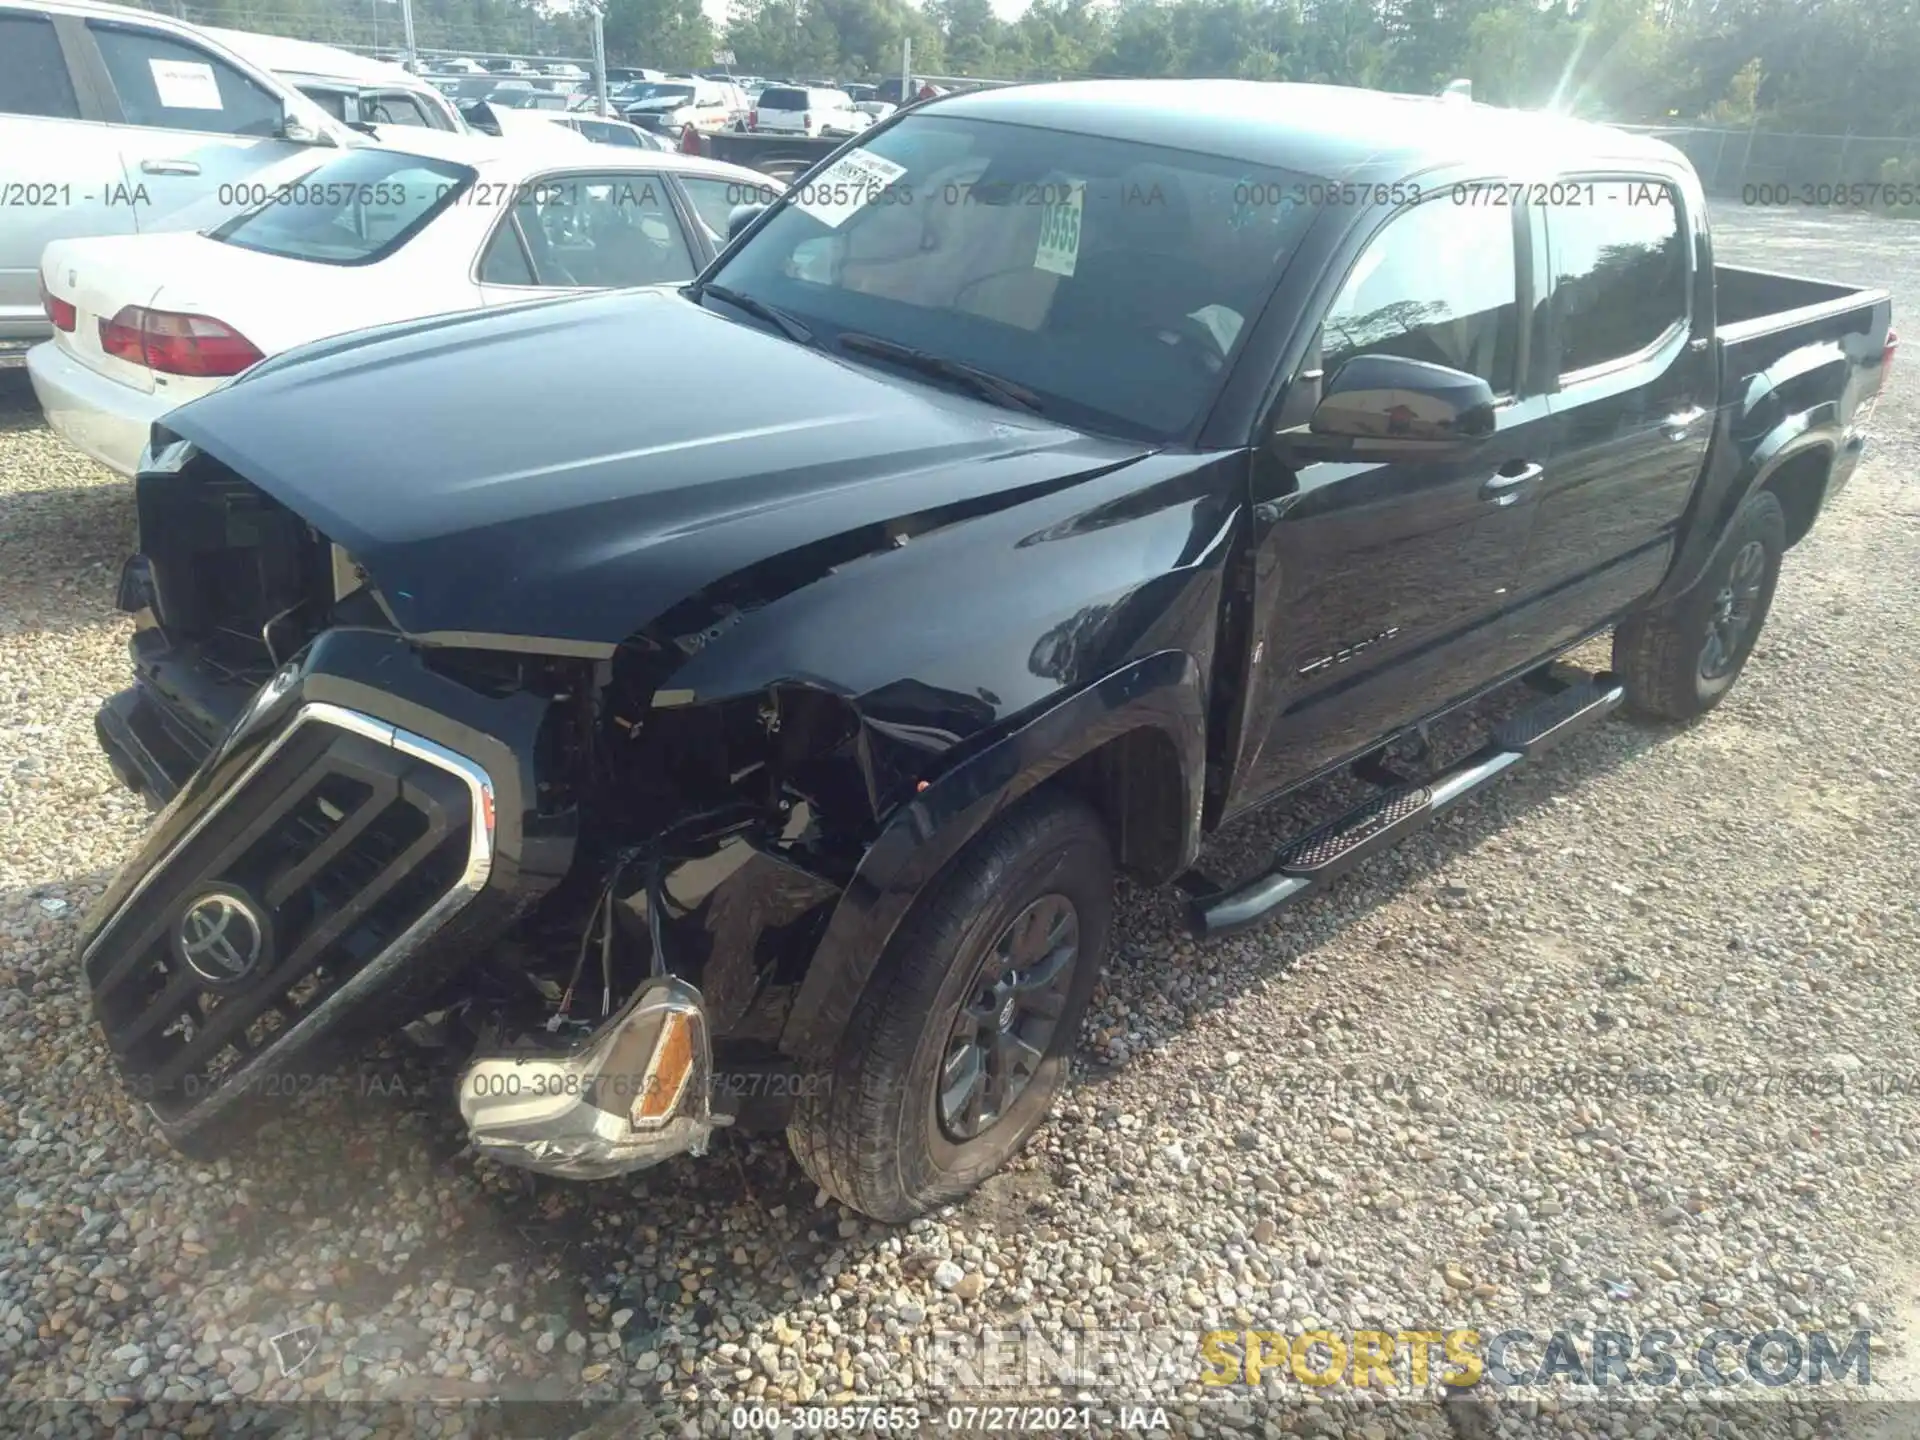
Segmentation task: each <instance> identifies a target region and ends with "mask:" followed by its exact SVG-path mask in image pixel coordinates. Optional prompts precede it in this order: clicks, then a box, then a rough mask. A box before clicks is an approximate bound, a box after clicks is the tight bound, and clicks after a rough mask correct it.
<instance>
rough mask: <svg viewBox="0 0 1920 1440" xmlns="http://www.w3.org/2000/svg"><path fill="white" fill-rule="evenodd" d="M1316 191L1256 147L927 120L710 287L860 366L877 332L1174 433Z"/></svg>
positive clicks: (802, 190)
mask: <svg viewBox="0 0 1920 1440" xmlns="http://www.w3.org/2000/svg"><path fill="white" fill-rule="evenodd" d="M763 103H764V97H763ZM1315 188H1322V189H1324V188H1325V186H1324V182H1322V183H1321V184H1320V185H1319V186H1318V187H1316V185H1315V182H1312V181H1310V180H1308V179H1307V178H1306V177H1304V176H1301V175H1296V174H1292V173H1288V172H1284V171H1278V170H1273V169H1266V168H1261V167H1256V166H1249V165H1248V164H1246V163H1245V162H1244V161H1239V160H1233V159H1225V158H1220V157H1214V156H1207V155H1196V154H1192V153H1189V152H1186V151H1179V150H1170V149H1163V148H1160V147H1157V146H1149V145H1141V144H1138V143H1134V142H1131V141H1124V140H1115V139H1107V138H1102V137H1098V136H1090V135H1077V134H1069V133H1066V132H1062V131H1055V130H1043V129H1035V128H1031V127H1027V126H1019V125H1006V124H1001V123H998V122H990V121H980V120H970V119H962V118H959V117H954V116H941V115H939V114H937V113H927V114H922V115H918V116H913V117H911V118H909V119H907V120H905V121H903V122H902V123H901V124H899V125H896V126H894V127H893V128H891V129H889V130H887V131H885V132H884V133H883V134H881V135H878V136H876V137H875V138H874V139H873V140H872V141H871V142H870V143H869V144H867V145H864V146H862V147H860V148H858V149H855V150H852V151H849V152H847V153H846V154H844V155H843V156H842V157H841V158H840V159H839V160H837V161H835V162H834V163H833V164H832V165H830V166H828V167H827V168H826V169H825V170H822V171H819V172H816V173H815V174H813V175H812V176H810V177H808V178H807V179H806V180H803V181H802V182H800V183H799V184H798V185H796V186H795V187H794V188H793V189H791V190H789V191H788V192H787V195H786V198H785V201H784V202H783V203H782V204H781V206H780V208H779V209H778V210H777V211H776V213H775V214H774V215H772V216H771V217H770V218H769V219H768V220H767V222H766V224H765V225H764V226H763V227H762V228H761V229H760V230H759V231H758V232H756V234H755V235H754V237H753V238H752V239H751V240H750V241H749V242H748V243H747V244H746V245H745V246H744V247H743V248H742V249H741V250H740V252H739V253H738V254H736V255H734V256H733V257H732V258H731V259H729V260H728V261H727V262H726V263H725V264H724V265H722V266H721V267H720V268H719V269H718V270H717V271H715V272H714V274H713V275H712V277H711V278H712V280H713V282H714V283H715V284H716V285H718V286H722V287H724V288H725V289H727V290H730V291H732V292H734V293H735V294H738V295H742V296H745V297H747V298H749V299H750V300H758V301H760V302H761V303H762V304H763V305H770V306H774V307H777V308H778V309H779V310H781V311H784V312H786V313H787V315H789V316H790V317H792V318H793V319H797V320H799V321H800V322H801V323H802V324H803V325H805V326H806V327H807V328H808V329H809V330H811V331H813V332H814V333H815V334H816V335H820V336H821V337H822V340H823V343H825V344H826V345H827V346H828V348H835V346H836V344H837V338H836V337H838V336H839V335H840V334H842V333H846V332H851V333H852V334H857V335H858V336H859V337H861V338H860V340H859V341H858V342H856V344H855V346H853V347H851V348H850V349H849V350H848V351H847V353H848V354H849V355H850V357H851V356H855V355H856V354H857V358H858V363H863V364H874V365H877V366H879V367H881V368H886V367H887V366H888V364H889V363H890V362H889V361H888V360H887V359H886V358H885V357H884V356H882V355H881V354H880V350H879V349H878V348H877V347H875V346H873V345H872V344H871V343H870V342H871V340H872V339H873V338H874V337H878V338H879V339H880V340H883V341H886V342H891V343H892V345H893V346H894V347H896V348H897V347H899V346H908V347H912V348H913V349H914V350H917V351H921V352H926V353H930V354H932V355H935V356H938V357H939V358H940V359H942V360H945V361H955V362H959V363H960V364H962V365H965V366H969V367H972V368H974V369H976V370H979V371H984V372H986V373H987V374H989V375H991V376H993V377H995V378H997V379H1000V380H1005V381H1010V382H1013V383H1014V384H1015V385H1017V386H1019V387H1021V388H1022V389H1023V390H1024V391H1026V392H1029V393H1030V394H1031V395H1032V396H1034V397H1037V398H1038V400H1039V401H1040V402H1041V404H1040V408H1041V409H1042V410H1043V411H1044V412H1045V413H1047V414H1049V415H1051V416H1054V417H1055V418H1058V419H1060V420H1062V421H1064V422H1066V423H1070V424H1079V425H1084V426H1087V427H1088V428H1092V429H1097V430H1103V431H1107V432H1110V433H1119V434H1127V435H1136V436H1138V435H1145V436H1149V437H1152V438H1155V439H1170V438H1173V437H1175V436H1178V435H1180V434H1182V433H1184V432H1185V431H1187V430H1188V429H1189V428H1190V427H1191V426H1192V425H1193V423H1194V422H1195V421H1196V420H1197V419H1198V418H1199V416H1200V415H1201V413H1202V411H1203V407H1205V406H1206V405H1208V404H1209V402H1210V401H1211V399H1212V397H1213V395H1214V394H1215V392H1216V391H1217V390H1218V388H1219V386H1220V384H1221V383H1222V382H1223V380H1224V377H1225V374H1226V371H1227V367H1228V364H1229V363H1230V362H1231V360H1232V359H1233V357H1234V355H1235V353H1236V351H1237V349H1238V347H1239V346H1240V344H1241V343H1242V342H1243V341H1244V339H1245V336H1246V331H1247V329H1248V326H1249V324H1250V322H1251V321H1252V320H1253V319H1254V317H1255V316H1256V315H1257V313H1258V311H1259V308H1260V306H1261V304H1262V302H1263V301H1264V300H1265V298H1266V296H1267V293H1268V290H1269V289H1270V287H1271V285H1272V283H1273V280H1274V277H1275V275H1276V273H1277V270H1278V267H1279V265H1280V264H1281V263H1282V262H1283V261H1284V260H1285V259H1286V257H1287V256H1288V255H1289V254H1290V253H1291V252H1292V250H1293V248H1294V246H1295V244H1296V243H1297V242H1298V240H1299V238H1300V236H1301V235H1302V234H1303V233H1304V232H1305V230H1306V227H1307V225H1308V224H1309V223H1310V221H1311V218H1312V213H1313V212H1312V210H1311V208H1310V206H1309V203H1308V202H1309V201H1310V200H1311V199H1312V198H1313V191H1314V189H1315ZM920 369H921V370H922V371H923V372H924V370H925V369H926V366H925V364H924V363H922V364H921V366H920Z"/></svg>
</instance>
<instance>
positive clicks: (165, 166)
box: [140, 160, 200, 175]
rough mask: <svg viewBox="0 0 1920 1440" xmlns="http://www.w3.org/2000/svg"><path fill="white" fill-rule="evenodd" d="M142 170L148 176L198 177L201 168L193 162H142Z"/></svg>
mask: <svg viewBox="0 0 1920 1440" xmlns="http://www.w3.org/2000/svg"><path fill="white" fill-rule="evenodd" d="M140 170H141V172H142V173H143V174H147V175H198V174H199V173H200V167H199V166H198V165H196V164H194V162H193V161H191V160H142V161H141V162H140Z"/></svg>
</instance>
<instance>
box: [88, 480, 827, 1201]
mask: <svg viewBox="0 0 1920 1440" xmlns="http://www.w3.org/2000/svg"><path fill="white" fill-rule="evenodd" d="M173 461H174V463H173V467H172V469H171V470H168V471H159V470H156V471H154V472H152V473H149V474H147V475H143V476H142V479H141V482H140V485H141V489H140V507H141V517H142V534H143V538H144V541H145V544H146V547H147V548H146V550H145V552H144V553H143V555H142V556H140V557H138V558H137V559H136V561H135V562H133V563H131V564H130V565H129V567H128V570H127V573H126V575H125V577H124V578H123V583H122V603H123V605H124V606H126V608H129V609H132V610H133V611H134V612H135V613H136V615H137V621H136V624H137V629H136V634H135V637H134V640H133V642H132V650H133V655H134V659H135V667H136V681H137V683H136V684H135V685H134V686H132V687H131V688H130V689H128V690H127V691H125V692H122V693H121V694H120V695H117V696H115V697H113V699H112V700H110V701H109V702H108V703H107V704H106V705H105V706H103V707H102V709H101V712H100V715H99V718H98V727H99V731H100V736H101V741H102V744H103V746H104V748H105V749H106V751H107V754H108V755H109V757H110V759H111V761H112V763H113V765H114V767H115V768H116V769H117V770H118V771H119V772H120V773H121V774H122V776H123V777H124V778H125V779H126V780H127V781H128V782H129V783H130V784H132V785H134V786H135V787H136V788H138V789H141V790H143V791H146V792H147V793H149V794H151V795H153V796H154V797H155V798H157V799H160V800H163V801H165V802H166V804H165V808H164V810H163V812H162V814H161V815H160V817H159V819H158V820H157V822H156V823H155V825H154V826H153V828H152V830H151V831H150V833H149V835H148V836H147V838H146V840H145V842H144V844H143V846H142V848H141V850H140V852H139V853H138V854H137V855H136V856H135V857H134V858H133V859H132V860H131V861H130V862H129V863H128V864H127V865H126V866H125V867H124V868H123V869H122V871H121V873H120V874H119V876H118V877H117V878H116V879H115V881H114V882H113V884H112V885H111V887H110V888H109V890H108V891H107V893H106V895H105V896H104V897H103V898H102V900H101V902H100V904H99V906H98V907H97V908H96V910H95V911H94V913H93V914H92V915H91V916H90V917H89V919H88V921H87V925H86V928H85V931H84V934H83V937H82V943H81V961H82V968H83V971H84V973H85V975H86V979H87V983H88V986H89V989H90V991H91V993H92V998H93V1007H94V1012H95V1015H96V1017H97V1018H98V1021H99V1023H100V1025H101V1028H102V1031H103V1033H104V1035H105V1038H106V1041H107V1044H108V1046H109V1049H110V1050H111V1052H112V1054H113V1057H114V1060H115V1062H116V1065H117V1066H118V1068H119V1069H120V1071H121V1073H122V1075H123V1076H124V1078H125V1080H126V1082H127V1084H128V1087H129V1088H130V1090H131V1091H132V1092H133V1093H134V1094H135V1095H136V1096H138V1097H139V1098H141V1099H143V1100H144V1101H145V1102H146V1103H147V1105H148V1107H149V1108H150V1110H151V1113H152V1114H153V1116H154V1118H155V1120H156V1121H157V1122H158V1124H159V1126H160V1128H161V1130H162V1131H163V1133H164V1134H165V1135H166V1136H167V1137H168V1138H169V1139H170V1140H171V1141H172V1142H173V1143H175V1144H176V1145H178V1146H179V1147H181V1148H183V1149H187V1150H189V1151H193V1152H196V1153H205V1152H209V1151H212V1150H217V1149H218V1148H220V1147H222V1146H223V1145H224V1144H226V1143H228V1142H230V1141H231V1140H232V1139H234V1138H236V1137H237V1136H239V1135H240V1134H243V1133H245V1132H246V1131H247V1130H248V1129H250V1128H252V1126H253V1125H254V1124H257V1123H259V1122H260V1121H263V1120H266V1119H270V1118H272V1117H273V1115H274V1114H275V1113H276V1111H278V1110H280V1109H282V1108H283V1107H284V1106H285V1105H286V1104H287V1103H289V1102H290V1101H291V1100H293V1099H297V1098H298V1097H300V1096H303V1095H308V1094H312V1093H314V1092H316V1091H318V1092H325V1091H327V1090H328V1089H330V1088H332V1087H334V1086H335V1085H337V1084H338V1083H339V1082H337V1081H336V1080H334V1079H333V1078H332V1071H333V1069H334V1067H335V1066H336V1065H337V1064H338V1062H339V1061H340V1060H341V1059H342V1058H343V1057H344V1056H345V1055H346V1054H347V1053H349V1052H350V1051H351V1049H352V1048H353V1047H355V1046H357V1045H360V1044H363V1043H365V1042H366V1041H367V1040H369V1039H371V1038H373V1037H375V1036H378V1035H382V1034H388V1033H392V1032H395V1031H400V1030H403V1029H404V1030H405V1031H406V1032H407V1033H409V1034H411V1035H414V1036H415V1037H416V1038H420V1037H428V1038H431V1039H433V1040H435V1041H437V1042H438V1043H441V1044H445V1045H450V1046H458V1047H460V1049H461V1051H462V1052H464V1053H465V1054H466V1055H467V1057H468V1058H467V1059H466V1061H465V1064H464V1068H463V1069H462V1070H461V1072H460V1076H459V1081H458V1084H459V1092H458V1104H459V1108H460V1111H461V1114H462V1116H463V1118H464V1119H465V1121H466V1122H467V1125H468V1129H469V1132H470V1136H471V1139H472V1141H473V1143H474V1145H475V1146H476V1148H477V1149H478V1150H479V1151H480V1152H481V1153H483V1154H488V1155H492V1156H494V1157H496V1158H498V1159H501V1160H504V1161H507V1162H509V1163H513V1164H518V1165H522V1166H525V1167H528V1168H531V1169H535V1170H540V1171H544V1172H546V1173H550V1174H555V1175H561V1176H567V1177H570V1178H576V1179H585V1178H595V1177H602V1176H608V1175H613V1174H617V1173H620V1172H622V1171H626V1170H631V1169H634V1168H637V1167H639V1166H643V1165H648V1164H653V1163H656V1162H657V1161H659V1160H661V1159H664V1158H666V1157H667V1156H670V1155H673V1154H677V1153H680V1152H682V1151H692V1152H695V1153H699V1152H701V1151H703V1150H704V1149H705V1147H706V1143H707V1139H708V1136H709V1135H710V1133H711V1131H712V1129H713V1128H714V1127H715V1126H717V1125H722V1124H727V1123H731V1122H733V1121H735V1120H736V1119H741V1118H746V1119H747V1120H749V1121H753V1120H755V1119H756V1117H757V1118H758V1120H759V1121H760V1122H761V1123H766V1124H778V1123H780V1121H781V1113H780V1111H781V1106H780V1103H779V1102H780V1101H781V1100H782V1099H783V1098H788V1097H790V1096H791V1093H792V1090H793V1088H794V1085H793V1067H792V1065H791V1063H790V1062H788V1061H787V1060H785V1059H784V1058H783V1057H782V1056H781V1055H780V1054H779V1052H778V1049H777V1045H776V1043H775V1042H776V1041H777V1038H778V1035H779V1031H780V1027H781V1025H782V1023H783V1021H784V1018H785V1014H786V1008H787V1006H788V1004H789V1003H790V997H791V995H792V993H793V990H794V989H795V987H796V986H797V984H798V981H799V979H800V978H801V975H802V974H803V972H804V967H805V962H806V957H807V955H808V954H809V953H810V947H811V945H812V944H813V942H814V941H815V940H817V938H818V935H819V933H820V930H821V929H822V928H823V926H824V923H825V920H826V917H827V915H828V913H829V912H830V910H831V907H832V903H833V902H834V901H835V899H837V897H838V895H839V894H840V890H841V888H842V886H843V885H844V883H845V881H846V878H847V877H848V876H850V874H851V871H852V867H853V865H854V864H856V863H857V859H858V855H859V845H860V841H859V837H858V836H857V835H855V834H852V833H848V834H846V835H843V836H840V837H838V838H837V839H836V838H834V837H832V836H831V835H830V833H829V829H830V827H829V826H827V825H825V824H823V823H822V820H821V818H820V812H819V806H818V803H817V797H816V796H815V795H814V794H812V793H810V792H809V790H808V788H807V784H806V773H805V772H806V770H807V764H808V761H809V760H813V761H817V759H818V754H819V751H820V749H821V748H822V747H825V748H831V746H833V745H834V744H836V743H839V742H841V741H842V740H844V739H846V738H847V733H848V732H847V731H846V729H845V728H844V726H843V725H842V718H843V717H840V716H837V715H835V714H834V713H833V711H834V705H833V703H831V702H825V703H822V702H820V701H818V700H815V701H812V702H810V701H809V700H807V699H806V698H805V697H800V698H796V699H794V700H791V701H788V702H787V703H786V704H785V705H784V706H783V703H782V701H781V700H780V698H779V697H778V696H767V695H763V696H755V697H749V698H746V699H742V700H739V701H737V702H735V703H732V704H729V705H721V706H712V707H704V706H702V707H685V708H673V707H666V708H652V704H651V702H652V699H653V690H654V688H655V685H656V680H657V677H658V675H660V674H661V673H665V672H664V669H663V667H667V668H670V667H671V666H672V665H673V664H674V663H676V662H675V655H676V654H679V653H681V652H677V651H676V650H675V648H674V647H673V646H672V645H671V644H670V643H667V644H662V645H654V644H652V643H651V642H645V641H641V642H638V643H636V644H635V645H633V646H628V647H610V650H609V653H606V654H604V655H600V656H589V655H581V654H565V653H561V654H552V653H541V652H540V650H539V648H538V644H537V642H522V641H519V640H515V639H511V638H508V639H503V640H502V641H501V645H500V648H487V647H486V646H485V645H482V644H466V645H458V646H449V645H425V644H420V643H418V642H417V640H416V639H415V638H413V637H409V636H407V635H405V634H404V633H402V632H401V631H400V630H399V629H398V627H397V626H395V625H394V624H393V622H392V619H391V616H390V614H389V613H388V610H387V602H386V598H385V597H384V596H383V595H381V594H380V593H379V591H378V589H377V587H376V585H375V583H374V582H373V581H372V579H371V578H370V577H369V576H367V575H366V574H365V573H364V572H363V571H361V570H360V569H359V567H358V566H357V565H355V564H353V562H352V561H351V560H350V559H349V558H348V557H346V556H345V555H344V552H342V551H341V550H340V549H339V547H338V546H336V545H335V544H334V543H333V542H332V541H331V540H330V539H328V537H326V536H325V535H323V534H321V533H320V532H319V531H318V530H316V529H315V528H314V527H313V526H311V525H309V524H307V523H306V522H304V521H302V520H300V519H299V518H298V517H297V516H295V515H294V514H293V513H292V512H291V511H289V510H287V509H286V508H285V507H283V506H281V505H279V504H278V503H277V502H275V501H274V500H272V499H271V498H270V497H269V496H267V495H266V494H265V493H264V492H262V491H260V490H258V489H256V488H255V487H253V486H251V485H249V484H248V483H247V482H245V481H243V480H241V479H240V478H239V477H238V476H237V475H236V474H234V473H233V472H232V471H231V470H229V469H227V468H226V467H225V466H223V465H221V464H220V463H219V462H218V461H216V460H215V459H213V457H211V456H209V455H206V454H204V453H197V452H192V451H191V449H190V447H188V449H187V451H186V452H185V453H183V454H179V455H176V456H174V457H173ZM469 638H471V637H469ZM525 644H531V647H532V648H512V647H519V646H522V645H525ZM556 648H565V647H556ZM783 719H784V721H785V723H784V724H783ZM803 750H804V751H805V752H806V753H805V754H802V753H801V752H802V751H803ZM821 773H825V772H821ZM815 778H816V779H818V778H819V776H818V775H816V776H815ZM829 803H832V802H829Z"/></svg>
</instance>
